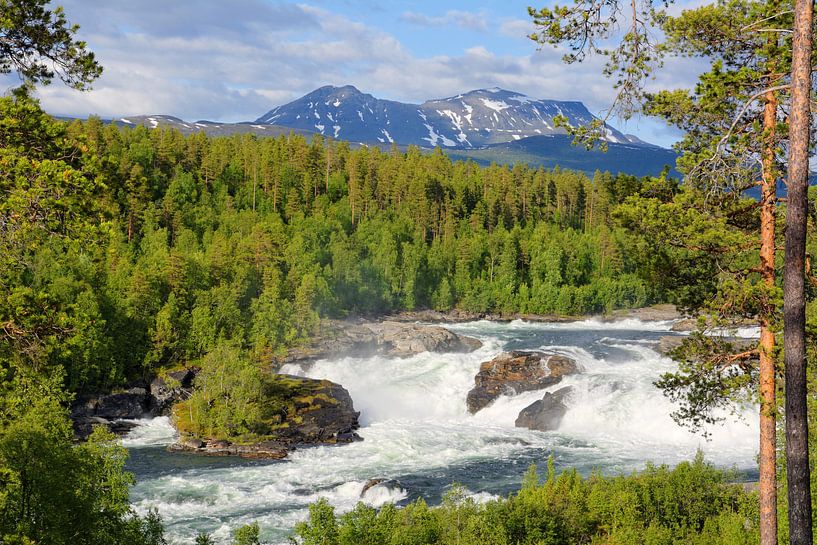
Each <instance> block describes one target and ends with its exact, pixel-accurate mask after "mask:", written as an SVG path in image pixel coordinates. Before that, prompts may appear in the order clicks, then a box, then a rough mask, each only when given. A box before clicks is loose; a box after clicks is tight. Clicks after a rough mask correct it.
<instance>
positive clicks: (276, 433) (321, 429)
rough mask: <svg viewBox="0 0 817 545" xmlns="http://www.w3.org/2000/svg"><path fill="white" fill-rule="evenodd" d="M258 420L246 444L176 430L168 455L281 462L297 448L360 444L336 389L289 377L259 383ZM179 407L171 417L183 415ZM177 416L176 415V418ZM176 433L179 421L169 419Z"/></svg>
mask: <svg viewBox="0 0 817 545" xmlns="http://www.w3.org/2000/svg"><path fill="white" fill-rule="evenodd" d="M263 390H264V399H263V401H261V403H262V406H261V413H262V416H261V417H260V419H259V420H258V421H255V422H253V428H255V429H256V432H255V433H256V434H257V435H256V436H255V437H254V438H253V440H249V441H248V440H247V439H246V438H223V437H197V436H196V434H195V432H194V431H193V430H191V429H183V428H179V431H180V433H181V438H180V439H179V441H178V442H177V443H176V444H174V445H172V446H171V447H170V450H172V451H181V452H191V453H195V454H204V455H209V456H241V457H244V458H283V457H285V456H286V453H287V451H288V450H292V449H293V448H295V447H299V446H309V445H321V444H339V443H351V442H353V441H360V440H361V439H360V436H359V435H358V434H357V433H355V430H357V429H358V427H359V423H358V417H359V416H360V413H359V412H358V411H355V409H354V405H353V403H352V397H351V396H350V395H349V392H348V391H347V390H346V389H345V388H344V387H343V386H341V385H340V384H336V383H334V382H331V381H329V380H317V379H311V378H304V377H298V376H294V375H283V374H275V375H272V376H270V377H268V378H267V379H265V382H264V385H263ZM183 405H184V404H183V403H182V404H179V405H177V406H176V408H175V410H176V411H182V414H183V411H184V407H183ZM177 416H178V413H177ZM174 420H175V423H176V425H177V427H178V426H179V422H180V421H184V419H180V418H176V419H174Z"/></svg>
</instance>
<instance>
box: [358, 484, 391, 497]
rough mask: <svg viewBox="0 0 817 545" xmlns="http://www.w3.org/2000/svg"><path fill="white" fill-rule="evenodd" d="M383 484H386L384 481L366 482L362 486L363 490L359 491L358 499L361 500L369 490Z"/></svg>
mask: <svg viewBox="0 0 817 545" xmlns="http://www.w3.org/2000/svg"><path fill="white" fill-rule="evenodd" d="M384 482H386V479H369V480H368V481H366V484H364V485H363V490H361V491H360V497H361V498H362V497H363V496H365V495H366V492H368V491H369V489H370V488H372V487H375V486H377V485H379V484H382V483H384Z"/></svg>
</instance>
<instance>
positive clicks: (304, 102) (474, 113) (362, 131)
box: [255, 85, 645, 149]
mask: <svg viewBox="0 0 817 545" xmlns="http://www.w3.org/2000/svg"><path fill="white" fill-rule="evenodd" d="M558 115H562V116H565V117H566V118H567V119H568V122H569V123H570V124H571V125H583V124H587V123H589V122H590V121H592V120H593V119H595V118H594V116H593V114H591V113H590V112H589V111H588V110H587V108H586V107H585V106H584V104H582V103H581V102H568V101H558V100H537V99H533V98H530V97H527V96H525V95H523V94H521V93H516V92H513V91H506V90H504V89H498V88H493V89H478V90H475V91H470V92H468V93H465V94H461V95H457V96H453V97H448V98H441V99H434V100H428V101H426V102H424V103H423V104H407V103H403V102H395V101H392V100H381V99H378V98H375V97H373V96H372V95H370V94H367V93H362V92H360V91H359V90H357V89H356V88H355V87H353V86H351V85H346V86H344V87H333V86H325V87H321V88H319V89H316V90H315V91H312V92H311V93H309V94H307V95H305V96H303V97H301V98H299V99H297V100H294V101H292V102H290V103H289V104H285V105H283V106H278V107H277V108H274V109H272V110H270V111H269V112H267V113H266V114H264V115H262V116H261V117H259V118H258V119H257V120H256V121H255V122H256V123H257V124H269V123H274V124H276V125H283V126H286V127H292V128H297V129H301V130H309V131H314V132H317V133H320V134H323V135H325V136H330V137H332V138H336V139H340V140H348V141H351V142H361V143H375V142H379V143H381V144H390V143H397V144H402V145H411V144H413V145H416V146H421V147H435V146H440V147H442V148H448V149H474V148H481V147H484V146H486V145H490V144H498V143H503V142H513V141H515V140H521V139H523V138H526V137H530V136H542V135H552V134H565V131H564V129H561V128H556V126H555V122H554V118H555V117H556V116H558ZM605 133H606V134H605V137H604V139H605V140H607V141H608V142H611V143H616V144H633V145H645V143H644V142H642V141H641V140H639V139H638V138H635V137H631V136H627V135H624V134H622V133H620V132H619V131H617V130H616V129H614V128H612V127H610V126H607V127H606V131H605Z"/></svg>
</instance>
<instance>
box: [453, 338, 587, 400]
mask: <svg viewBox="0 0 817 545" xmlns="http://www.w3.org/2000/svg"><path fill="white" fill-rule="evenodd" d="M578 371H579V367H578V365H577V364H576V362H575V361H573V360H572V359H570V358H568V357H567V356H563V355H560V354H554V353H549V352H539V351H524V350H515V351H513V352H506V353H504V354H501V355H499V356H497V357H496V358H494V359H492V360H491V361H486V362H485V363H483V364H482V365H480V368H479V373H477V376H476V377H474V382H475V384H476V385H475V386H474V388H473V389H472V390H471V391H470V392H468V397H467V398H466V403H467V404H468V411H469V412H471V414H473V413H476V412H477V411H479V410H480V409H483V408H484V407H486V406H488V405H490V404H491V403H492V402H493V401H494V400H495V399H496V398H497V397H499V396H501V395H503V394H511V395H512V394H518V393H520V392H528V391H531V390H541V389H544V388H547V387H548V386H553V385H554V384H557V383H558V382H559V381H561V380H562V377H563V376H565V375H571V374H574V373H577V372H578Z"/></svg>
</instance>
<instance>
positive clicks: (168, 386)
mask: <svg viewBox="0 0 817 545" xmlns="http://www.w3.org/2000/svg"><path fill="white" fill-rule="evenodd" d="M197 372H198V369H194V368H190V369H181V370H179V371H170V372H168V373H165V374H164V375H162V376H158V377H156V378H155V379H153V382H151V383H150V395H151V400H150V401H151V407H150V408H151V412H152V413H153V414H154V415H157V416H158V415H163V414H168V413H169V411H170V407H171V406H172V405H173V404H174V403H177V402H179V401H184V400H185V399H187V398H189V397H190V394H191V393H192V387H193V381H194V379H195V378H196V373H197Z"/></svg>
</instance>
